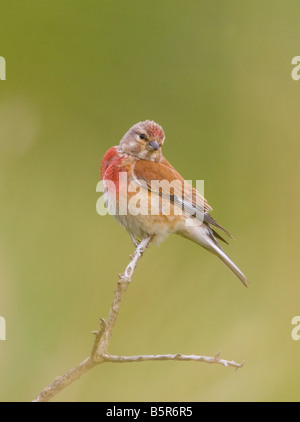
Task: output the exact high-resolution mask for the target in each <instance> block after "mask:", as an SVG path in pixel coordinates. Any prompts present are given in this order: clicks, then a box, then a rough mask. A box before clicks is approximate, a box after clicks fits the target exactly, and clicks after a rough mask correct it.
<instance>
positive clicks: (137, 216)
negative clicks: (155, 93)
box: [100, 120, 247, 287]
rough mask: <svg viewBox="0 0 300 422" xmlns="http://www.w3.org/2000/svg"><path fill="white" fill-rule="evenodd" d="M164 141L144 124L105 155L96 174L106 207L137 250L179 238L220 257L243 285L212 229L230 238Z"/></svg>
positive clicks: (158, 130) (151, 123)
mask: <svg viewBox="0 0 300 422" xmlns="http://www.w3.org/2000/svg"><path fill="white" fill-rule="evenodd" d="M164 140H165V134H164V131H163V128H162V127H161V126H160V125H159V124H157V123H155V122H154V121H150V120H146V121H143V122H139V123H137V124H135V125H134V126H132V127H131V128H130V129H129V130H128V132H126V133H125V135H124V136H123V138H122V139H121V141H120V144H119V145H118V146H114V147H112V148H110V149H109V150H108V151H107V152H106V153H105V155H104V157H103V159H102V161H101V171H100V172H101V179H102V181H103V185H104V189H105V191H104V194H105V200H106V203H107V207H108V209H110V210H114V212H112V213H113V214H114V215H115V217H116V219H117V220H118V221H119V223H120V224H121V225H122V226H124V227H125V229H126V230H127V232H128V233H129V234H130V236H131V239H132V241H133V243H134V244H135V246H137V245H138V240H141V239H143V238H146V237H151V238H152V240H151V242H152V243H156V244H159V243H160V242H161V241H162V240H164V239H165V238H166V237H167V236H168V235H169V234H170V233H175V234H178V235H180V236H182V237H184V238H187V239H189V240H192V241H193V242H195V243H197V244H199V245H200V246H202V247H204V248H205V249H207V250H208V251H210V252H212V253H213V254H215V255H216V256H217V257H219V258H220V259H221V260H222V261H223V262H224V263H225V264H226V265H227V266H228V267H229V268H230V269H231V271H232V272H233V273H234V274H235V275H236V276H237V277H238V278H239V279H240V280H241V282H242V283H243V284H244V285H245V286H246V287H247V279H246V277H245V275H244V274H243V273H242V272H241V270H240V269H239V268H238V267H237V266H236V265H235V264H234V263H233V262H232V260H231V259H230V258H229V257H228V255H227V254H226V253H225V252H224V251H223V249H222V247H221V246H220V244H219V242H218V241H217V239H218V240H221V241H224V242H225V243H228V242H227V241H226V240H225V239H224V238H223V237H222V236H221V235H220V234H219V233H217V232H216V231H215V229H216V228H217V229H219V230H221V231H222V232H224V233H225V234H226V235H227V236H229V237H231V238H232V236H231V235H230V234H229V233H228V231H227V230H225V229H224V228H223V227H222V226H220V225H219V224H218V223H217V222H216V221H215V220H214V219H213V217H212V216H211V215H210V214H209V213H210V212H211V211H212V208H211V207H210V206H209V204H208V203H207V201H206V199H205V198H204V197H203V196H202V195H201V194H200V193H199V192H198V191H197V190H196V189H195V188H194V187H193V186H192V185H190V184H188V183H186V182H185V180H184V179H183V177H182V176H181V175H180V174H179V173H178V172H177V171H176V170H175V168H174V167H173V166H172V165H171V164H170V163H169V162H168V161H167V160H166V158H164V156H163V154H162V145H163V143H164ZM121 174H122V175H125V179H124V180H125V182H124V183H122V182H121V178H120V175H121ZM122 180H123V179H122ZM111 182H113V185H114V189H112V184H111ZM170 186H171V188H170ZM130 201H131V202H133V204H130ZM130 205H131V206H130ZM133 205H135V206H134V207H133ZM149 210H151V212H149ZM213 227H214V228H213Z"/></svg>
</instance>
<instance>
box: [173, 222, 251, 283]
mask: <svg viewBox="0 0 300 422" xmlns="http://www.w3.org/2000/svg"><path fill="white" fill-rule="evenodd" d="M180 234H181V235H182V236H184V237H186V238H187V239H190V240H192V241H193V242H196V243H198V245H201V246H203V247H204V248H205V249H207V250H209V251H210V252H212V253H213V254H215V255H217V256H218V257H219V258H220V259H221V261H223V262H224V264H226V265H227V267H228V268H230V269H231V271H232V272H233V273H234V274H235V275H236V276H237V277H238V278H239V279H240V280H241V282H242V283H243V284H244V286H246V287H248V283H247V281H248V280H247V278H246V277H245V275H244V274H243V273H242V271H241V270H240V269H239V268H238V267H237V266H236V265H235V263H234V262H233V261H232V260H231V259H230V258H229V256H228V255H227V254H226V253H225V252H224V251H223V249H222V248H221V246H220V244H219V243H218V241H217V240H216V238H215V236H214V231H213V230H212V229H211V228H210V227H209V225H208V224H205V223H203V224H201V226H191V227H186V229H185V230H184V231H183V232H181V233H180Z"/></svg>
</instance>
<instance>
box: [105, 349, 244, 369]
mask: <svg viewBox="0 0 300 422" xmlns="http://www.w3.org/2000/svg"><path fill="white" fill-rule="evenodd" d="M103 358H104V359H105V361H106V362H119V363H126V362H145V361H149V360H180V361H193V362H205V363H218V364H220V365H223V366H231V367H233V368H236V369H238V368H241V367H242V366H243V365H244V363H245V362H242V363H236V362H234V361H233V360H231V361H230V360H225V359H220V354H219V353H217V354H216V355H215V356H213V357H212V356H199V355H182V354H181V353H176V354H175V355H172V354H166V355H138V356H114V355H110V354H105V355H103Z"/></svg>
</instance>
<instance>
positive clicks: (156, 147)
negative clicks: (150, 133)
mask: <svg viewBox="0 0 300 422" xmlns="http://www.w3.org/2000/svg"><path fill="white" fill-rule="evenodd" d="M149 145H151V147H152V148H153V149H155V151H157V150H158V149H159V143H158V142H157V141H151V142H149Z"/></svg>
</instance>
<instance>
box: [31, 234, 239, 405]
mask: <svg viewBox="0 0 300 422" xmlns="http://www.w3.org/2000/svg"><path fill="white" fill-rule="evenodd" d="M151 239H152V238H151V237H148V238H146V239H143V240H142V241H141V242H140V243H139V244H138V245H137V247H136V250H135V252H134V254H133V256H131V259H130V262H129V264H128V265H127V267H126V269H125V271H124V273H123V274H119V280H118V284H117V288H116V290H115V292H114V298H113V302H112V305H111V308H110V311H109V315H108V318H107V319H106V320H104V319H103V318H101V324H100V329H99V331H94V332H93V334H95V341H94V345H93V348H92V351H91V353H90V356H89V357H87V358H86V359H85V360H84V361H82V362H81V363H80V364H79V365H77V366H75V367H74V368H73V369H71V370H70V371H69V372H67V373H66V374H65V375H63V376H61V377H57V378H55V380H54V381H53V382H52V383H51V384H50V385H49V386H48V387H46V388H44V389H43V390H42V391H41V392H40V393H39V394H38V396H37V397H36V398H35V399H34V400H33V401H34V402H46V401H49V400H50V399H52V398H53V397H54V396H56V395H57V394H58V393H59V392H60V391H61V390H63V389H64V388H66V387H67V386H68V385H70V384H72V383H73V382H74V381H76V380H77V379H78V378H80V377H81V375H83V374H85V373H86V372H87V371H89V370H90V369H92V368H94V367H95V366H96V365H99V364H101V363H106V362H114V363H126V362H144V361H159V360H160V361H161V360H178V361H194V362H205V363H216V364H220V365H223V366H231V367H234V368H236V369H238V368H241V367H242V366H243V363H241V364H239V363H236V362H234V361H228V360H225V359H220V353H217V354H216V355H215V356H214V357H210V356H198V355H182V354H179V353H177V354H164V355H139V356H116V355H111V354H109V353H108V352H107V349H108V345H109V342H110V339H111V336H112V333H113V328H114V325H115V322H116V320H117V317H118V314H119V311H120V306H121V303H122V300H123V297H124V294H125V292H126V290H127V288H128V285H129V283H130V281H131V279H132V276H133V273H134V270H135V268H136V266H137V264H138V262H139V260H140V259H141V257H142V256H143V253H144V252H145V250H146V248H147V246H148V245H149V243H150V241H151Z"/></svg>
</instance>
